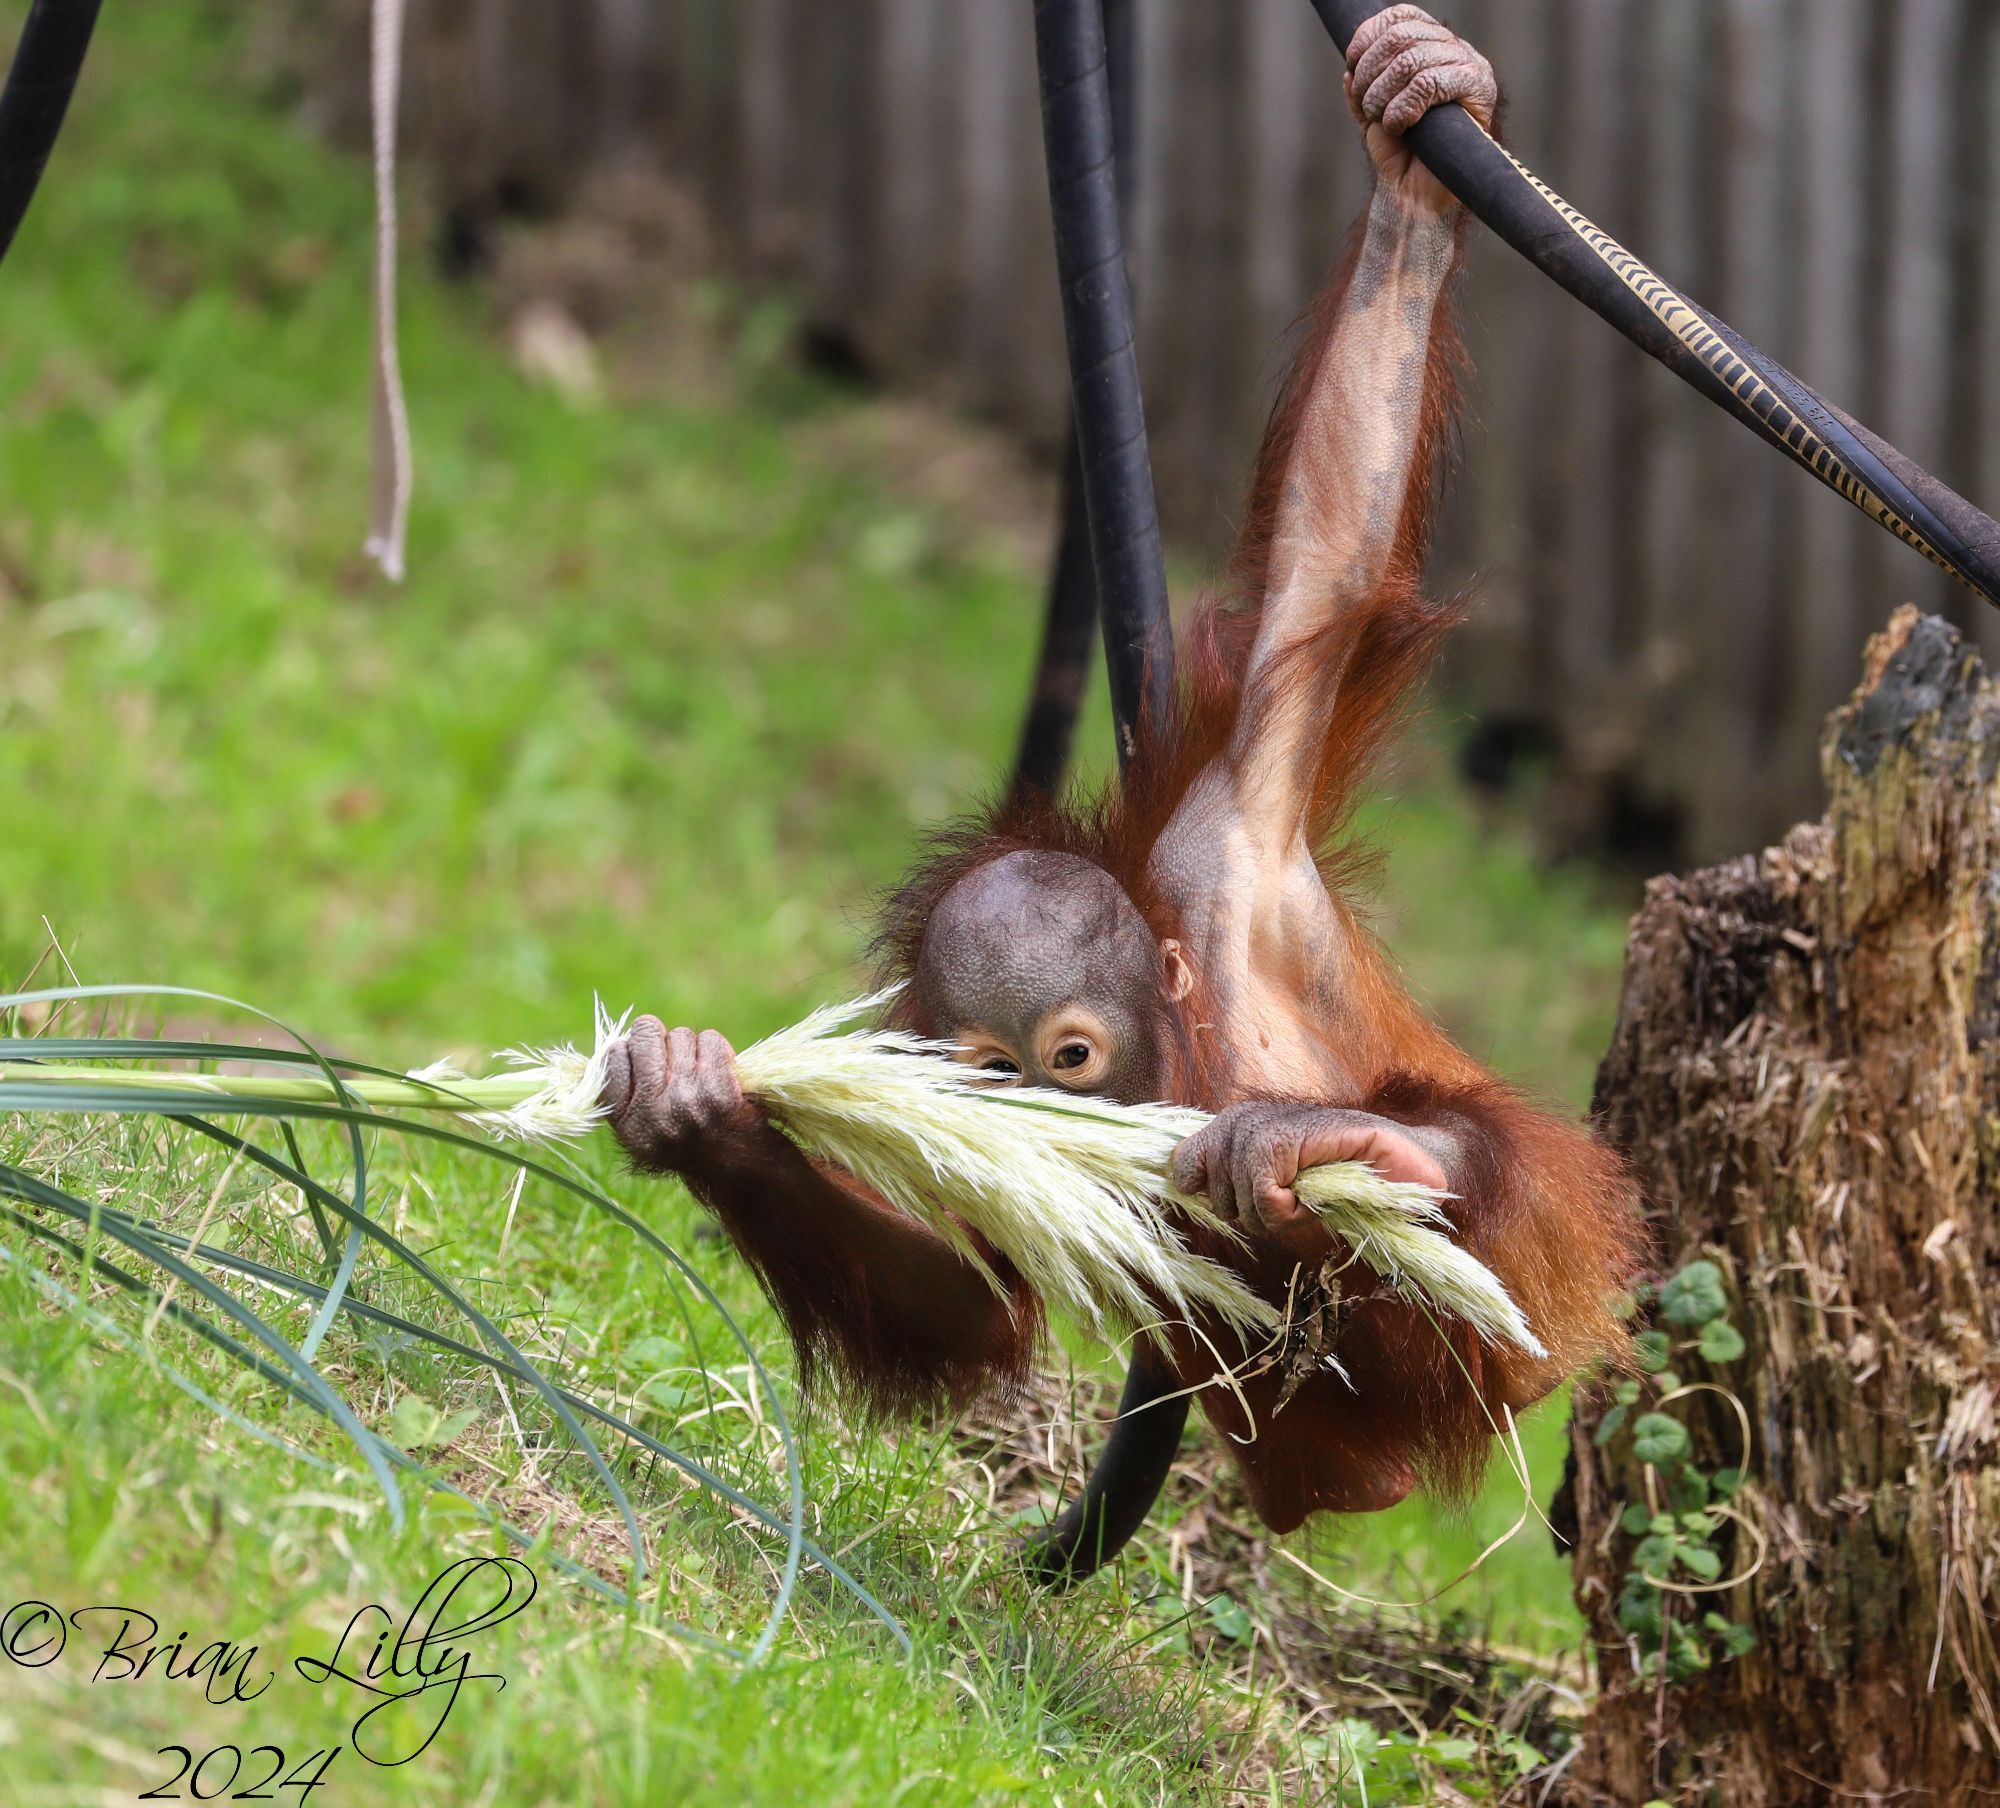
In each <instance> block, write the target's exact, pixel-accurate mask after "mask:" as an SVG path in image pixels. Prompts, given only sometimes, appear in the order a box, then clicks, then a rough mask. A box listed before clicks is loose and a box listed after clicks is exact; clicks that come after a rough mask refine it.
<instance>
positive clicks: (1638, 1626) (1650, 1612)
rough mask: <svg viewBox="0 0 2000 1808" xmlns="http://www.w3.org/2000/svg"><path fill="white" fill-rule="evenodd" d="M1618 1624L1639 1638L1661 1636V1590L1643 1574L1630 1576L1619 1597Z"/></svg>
mask: <svg viewBox="0 0 2000 1808" xmlns="http://www.w3.org/2000/svg"><path fill="white" fill-rule="evenodd" d="M1618 1624H1619V1627H1620V1629H1621V1630H1623V1631H1626V1632H1629V1633H1631V1634H1633V1635H1634V1636H1635V1637H1637V1638H1642V1639H1657V1638H1658V1637H1659V1636H1660V1591H1659V1590H1658V1589H1657V1588H1654V1587H1653V1586H1652V1585H1651V1584H1650V1583H1648V1582H1647V1581H1646V1580H1645V1578H1644V1577H1642V1576H1628V1577H1627V1578H1626V1579H1625V1592H1624V1593H1623V1594H1622V1595H1620V1596H1619V1597H1618Z"/></svg>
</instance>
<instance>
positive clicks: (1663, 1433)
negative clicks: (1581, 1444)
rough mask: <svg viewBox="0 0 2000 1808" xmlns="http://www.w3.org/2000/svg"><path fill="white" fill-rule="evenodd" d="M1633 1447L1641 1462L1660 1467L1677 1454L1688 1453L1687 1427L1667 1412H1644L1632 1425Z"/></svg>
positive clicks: (1683, 1454)
mask: <svg viewBox="0 0 2000 1808" xmlns="http://www.w3.org/2000/svg"><path fill="white" fill-rule="evenodd" d="M1607 1416H1608V1415H1607ZM1632 1448H1633V1450H1634V1451H1635V1452H1636V1453H1637V1455H1638V1458H1639V1460H1640V1462H1642V1463H1651V1464H1652V1465H1653V1466H1654V1467H1655V1468H1658V1467H1659V1465H1660V1464H1662V1463H1671V1462H1672V1461H1673V1460H1674V1458H1675V1457H1677V1456H1685V1455H1687V1450H1688V1434H1687V1427H1686V1426H1685V1425H1683V1424H1682V1423H1681V1422H1680V1420H1678V1419H1675V1418H1671V1417H1669V1416H1668V1415H1667V1414H1666V1413H1657V1412H1649V1413H1642V1414H1641V1415H1640V1416H1639V1419H1638V1422H1637V1423H1636V1424H1635V1425H1634V1426H1633V1427H1632Z"/></svg>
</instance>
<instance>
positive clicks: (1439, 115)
mask: <svg viewBox="0 0 2000 1808" xmlns="http://www.w3.org/2000/svg"><path fill="white" fill-rule="evenodd" d="M1312 3H1313V8H1314V10H1315V11H1316V12H1317V13H1318V14H1319V16H1320V20H1321V22H1322V23H1323V24H1324V25H1325V26H1326V29H1327V31H1328V32H1329V33H1330V34H1331V36H1332V38H1333V40H1334V43H1335V45H1336V47H1337V48H1338V49H1339V51H1340V53H1341V55H1342V56H1343V57H1345V55H1346V53H1347V46H1348V45H1349V44H1350V43H1352V42H1353V40H1354V34H1355V33H1356V32H1357V31H1358V30H1360V28H1361V27H1362V26H1363V25H1364V24H1365V23H1366V22H1367V21H1368V20H1369V19H1371V18H1372V17H1374V15H1375V14H1376V13H1378V12H1380V11H1382V10H1383V9H1382V7H1381V5H1380V4H1379V3H1378V0H1312ZM1406 136H1407V139H1408V142H1409V145H1410V148H1411V149H1412V150H1414V151H1415V152H1416V154H1417V156H1418V158H1419V159H1421V160H1422V162H1423V164H1424V167H1425V168H1427V169H1428V170H1429V171H1430V172H1431V174H1432V175H1434V176H1436V177H1437V179H1438V180H1439V181H1440V182H1442V183H1443V184H1444V185H1445V187H1446V188H1448V189H1450V190H1451V192H1452V193H1453V194H1454V195H1456V196H1457V197H1458V198H1459V199H1460V200H1461V201H1463V202H1464V203H1465V206H1466V208H1467V210H1468V211H1469V212H1470V213H1471V214H1472V215H1473V216H1474V218H1476V219H1477V220H1479V221H1480V222H1481V223H1482V224H1483V225H1484V226H1485V227H1486V228H1487V229H1488V230H1489V231H1490V232H1491V233H1492V234H1493V235H1494V236H1495V237H1496V238H1498V239H1500V240H1502V241H1504V242H1505V243H1506V244H1508V245H1511V246H1512V247H1513V248H1514V249H1515V250H1516V251H1518V252H1520V253H1521V255H1522V256H1523V257H1525V258H1526V259H1527V260H1528V261H1529V262H1530V263H1532V264H1533V265H1534V266H1535V267H1536V268H1537V269H1538V270H1540V271H1541V272H1542V273H1543V274H1544V275H1546V276H1548V277H1550V278H1551V279H1552V280H1553V281H1554V282H1555V283H1556V284H1557V285H1558V286H1559V287H1561V288H1563V289H1565V290H1567V291H1568V292H1569V293H1570V294H1571V295H1573V296H1575V297H1576V299H1577V300H1578V301H1580V302H1582V303H1583V304H1584V306H1585V307H1587V308H1589V309H1591V310H1592V311H1593V312H1594V313H1596V314H1599V315H1601V316H1602V317H1603V318H1604V319H1605V320H1608V321H1609V322H1610V323H1611V324H1612V325H1613V326H1615V327H1616V328H1617V329H1618V330H1619V331H1620V332H1621V333H1623V334H1624V335H1625V337H1626V338H1628V339H1630V340H1631V341H1632V342H1633V344H1635V345H1637V346H1638V347H1639V348H1640V349H1641V350H1642V351H1645V352H1648V353H1650V354H1651V355H1652V356H1653V357H1654V358H1657V359H1658V360H1659V361H1660V362H1661V363H1662V364H1664V365H1665V366H1666V367H1667V368H1668V369H1669V370H1671V371H1672V372H1674V374H1675V375H1676V376H1678V377H1680V378H1682V379H1683V380H1684V381H1685V382H1687V383H1688V384H1690V385H1691V386H1692V387H1694V388H1695V389H1698V390H1700V391H1701V393H1702V394H1703V395H1705V396H1707V397H1708V399H1709V400H1710V401H1712V402H1714V403H1715V404H1716V405H1717V406H1718V407H1720V408H1722V409H1723V410H1725V411H1726V412H1727V413H1729V414H1731V415H1734V416H1735V417H1736V419H1737V420H1739V421H1741V422H1742V423H1743V424H1744V425H1745V426H1747V427H1749V428H1750V429H1751V430H1752V431H1753V432H1755V433H1757V434H1759V435H1761V436H1762V437H1763V438H1764V439H1765V440H1767V441H1768V442H1769V443H1770V444H1771V445H1774V446H1776V447H1777V448H1778V449H1779V450H1780V451H1782V452H1784V453H1785V454H1786V455H1787V456H1789V457H1790V458H1792V459H1793V460H1794V461H1795V462H1797V463H1798V464H1801V465H1803V466H1805V468H1806V469H1807V470H1808V471H1810V472H1812V474H1813V475H1814V476H1815V477H1817V478H1818V479H1819V480H1820V481H1821V482H1822V483H1824V484H1826V485H1827V486H1828V488H1830V489H1834V490H1837V491H1839V492H1840V494H1841V495H1843V496H1845V497H1846V498H1847V499H1848V501H1850V502H1851V503H1853V504H1854V505H1855V507H1856V508H1858V509H1860V510H1861V511H1862V513H1863V514H1865V515H1867V516H1868V517H1869V519H1870V520H1872V521H1874V522H1876V523H1877V524H1878V525H1879V526H1881V527H1884V528H1886V529H1888V531H1889V532H1890V533H1892V534H1894V535H1895V536H1896V537H1897V538H1898V539H1899V540H1901V541H1903V542H1904V543H1905V544H1906V545H1908V546H1910V547H1913V548H1914V549H1915V550H1916V551H1918V552H1920V553H1922V554H1923V555H1924V557H1925V558H1927V559H1929V560H1930V561H1931V562H1932V563H1933V564H1935V565H1939V566H1942V567H1943V568H1944V569H1945V570H1946V571H1948V572H1950V573H1951V574H1952V576H1953V577H1955V578H1957V579H1958V580H1959V581H1960V582H1961V583H1962V584H1964V585H1965V586H1966V587H1967V588H1968V589H1969V590H1971V591H1973V592H1974V593H1975V594H1977V595H1979V596H1983V597H1984V598H1985V599H1986V600H1987V601H1988V602H1989V603H1995V604H2000V522H1995V521H1993V520H1991V519H1990V518H1989V517H1988V516H1986V515H1985V514H1983V513H1982V512H1981V511H1980V510H1978V509H1976V508H1974V507H1973V505H1972V504H1971V503H1969V502H1967V501H1966V500H1965V499H1964V498H1963V497H1961V496H1959V495H1956V494H1955V493H1954V492H1953V491H1951V490H1950V489H1948V488H1947V487H1946V486H1945V485H1944V484H1942V483H1940V482H1939V481H1938V480H1937V479H1936V478H1935V477H1933V476H1932V475H1931V474H1930V473H1929V472H1928V471H1926V470H1925V469H1924V468H1923V467H1922V466H1921V465H1919V464H1917V463H1916V462H1915V461H1914V460H1913V459H1910V458H1906V457H1905V456H1904V455H1903V454H1902V453H1900V452H1898V451H1897V450H1896V449H1895V448H1894V447H1893V446H1890V445H1888V444H1886V443H1885V442H1884V441H1883V440H1881V439H1879V438H1878V437H1877V436H1876V435H1875V434H1873V433H1870V432H1869V431H1868V430H1867V428H1865V427H1863V426H1861V425H1860V423H1858V422H1857V421H1855V420H1854V419H1853V417H1852V416H1850V415H1848V414H1846V413H1844V412H1842V411H1841V410H1840V409H1838V408H1835V407H1834V406H1833V405H1832V404H1831V403H1829V402H1827V401H1826V400H1825V399H1824V398H1823V397H1821V396H1819V395H1817V394H1815V393H1814V391H1813V390H1812V389H1810V388H1809V387H1808V386H1807V385H1806V384H1804V383H1802V382H1800V381H1799V379H1798V378H1797V377H1795V376H1793V375H1792V373H1791V372H1790V371H1788V370H1787V369H1785V367H1784V366H1783V365H1782V364H1780V363H1778V362H1777V360H1776V359H1774V358H1770V357H1767V356H1766V355H1765V354H1764V353H1762V352H1760V351H1759V350H1757V348H1756V347H1755V346H1753V345H1751V344H1749V343H1748V342H1747V341H1746V340H1744V339H1743V338H1742V337H1741V336H1740V335H1739V334H1737V333H1735V332H1733V331H1732V330H1731V329H1730V328H1728V327H1727V326H1725V325H1723V323H1722V322H1721V321H1719V320H1717V319H1716V318H1715V317H1714V316H1713V315H1712V314H1709V313H1707V312H1706V311H1705V310H1704V309H1702V308H1701V307H1700V306H1698V305H1697V304H1696V303H1694V302H1692V301H1690V300H1689V299H1688V298H1687V297H1686V296H1685V295H1683V294H1681V292H1680V291H1679V290H1678V289H1676V288H1675V287H1674V286H1673V285H1672V284H1671V283H1669V282H1667V281H1666V280H1665V279H1664V278H1663V277H1661V276H1660V275H1658V274H1657V273H1656V272H1655V271H1653V270H1651V269H1649V268H1647V266H1646V265H1645V264H1644V263H1642V262H1641V261H1640V260H1639V259H1638V258H1636V257H1634V256H1633V255H1632V254H1631V252H1629V251H1627V250H1626V249H1625V248H1624V247H1623V246H1622V245H1620V244H1619V243H1618V242H1617V241H1616V240H1615V239H1613V238H1611V237H1610V236H1609V235H1608V234H1606V233H1604V232H1601V231H1600V230H1599V229H1598V228H1597V227H1596V226H1594V225H1592V224H1591V222H1590V221H1589V220H1587V219H1585V218H1584V216H1583V215H1582V214H1580V213H1578V212H1577V211H1576V209H1575V208H1573V207H1571V206H1570V205H1569V203H1568V202H1567V201H1565V200H1563V199H1562V197H1561V196H1560V195H1558V194H1556V193H1555V192H1554V190H1552V189H1550V188H1549V187H1548V186H1547V185H1546V184H1545V183H1543V182H1542V181H1541V180H1540V179H1539V178H1537V177H1536V176H1534V175H1533V174H1532V173H1531V172H1530V171H1528V170H1527V169H1526V168H1525V167H1524V166H1523V165H1522V164H1521V163H1519V162H1518V161H1517V160H1516V159H1515V158H1514V157H1513V156H1512V155H1511V154H1510V153H1508V152H1507V151H1505V150H1503V149H1502V148H1501V147H1500V146H1499V145H1498V144H1496V143H1494V141H1493V140H1492V139H1491V138H1490V137H1488V136H1487V134H1486V133H1485V132H1483V131H1482V130H1481V129H1480V127H1479V123H1478V122H1477V121H1476V120H1475V119H1473V117H1472V116H1471V115H1470V114H1469V113H1467V112H1466V111H1465V109H1464V108H1463V107H1459V106H1444V107H1434V108H1432V109H1431V111H1430V112H1428V113H1426V114H1425V115H1424V117H1423V118H1422V119H1420V120H1419V121H1418V122H1417V123H1416V124H1415V125H1414V126H1412V127H1411V128H1410V130H1409V132H1408V133H1407V135H1406Z"/></svg>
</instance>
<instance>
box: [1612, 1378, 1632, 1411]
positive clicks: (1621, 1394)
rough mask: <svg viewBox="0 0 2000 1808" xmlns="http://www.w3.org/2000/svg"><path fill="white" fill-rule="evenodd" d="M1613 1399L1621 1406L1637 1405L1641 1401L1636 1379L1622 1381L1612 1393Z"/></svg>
mask: <svg viewBox="0 0 2000 1808" xmlns="http://www.w3.org/2000/svg"><path fill="white" fill-rule="evenodd" d="M1611 1397H1612V1399H1614V1400H1616V1401H1617V1402H1618V1404H1619V1405H1620V1406H1636V1405H1637V1404H1638V1403H1639V1384H1638V1382H1636V1381H1621V1382H1619V1384H1618V1386H1617V1388H1616V1389H1615V1390H1614V1391H1613V1393H1612V1396H1611Z"/></svg>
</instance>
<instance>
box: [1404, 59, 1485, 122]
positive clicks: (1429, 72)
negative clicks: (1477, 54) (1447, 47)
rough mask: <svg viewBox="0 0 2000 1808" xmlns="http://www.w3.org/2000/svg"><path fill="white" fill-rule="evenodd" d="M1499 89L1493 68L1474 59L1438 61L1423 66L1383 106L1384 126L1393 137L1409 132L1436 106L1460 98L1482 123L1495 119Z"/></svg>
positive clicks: (1458, 100) (1459, 100)
mask: <svg viewBox="0 0 2000 1808" xmlns="http://www.w3.org/2000/svg"><path fill="white" fill-rule="evenodd" d="M1498 96H1499V90H1498V89H1497V88H1496V87H1495V86H1494V84H1493V79H1492V72H1491V71H1490V70H1487V69H1484V68H1483V67H1482V66H1480V65H1478V64H1474V63H1466V62H1457V63H1444V64H1434V65H1432V66H1431V67H1429V68H1425V69H1420V70H1419V71H1417V73H1416V74H1415V75H1413V76H1412V77H1411V78H1410V80H1409V82H1408V83H1407V84H1406V85H1405V86H1404V88H1403V90H1402V92H1401V93H1400V94H1398V95H1397V96H1396V97H1395V99H1393V100H1392V101H1390V102H1389V104H1388V105H1387V106H1386V107H1385V108H1384V109H1383V112H1382V129H1383V131H1385V132H1387V133H1388V134H1389V135H1390V136H1391V137H1397V136H1400V135H1401V134H1402V133H1404V132H1407V131H1408V130H1409V129H1410V128H1411V127H1412V126H1413V125H1415V124H1416V123H1417V121H1418V120H1420V119H1422V118H1423V116H1424V115H1425V114H1426V113H1428V112H1430V110H1431V109H1432V108H1433V107H1442V106H1446V105H1448V104H1449V103H1451V102H1452V101H1457V102H1458V103H1459V104H1460V105H1461V106H1463V107H1464V108H1465V110H1466V111H1467V112H1468V113H1470V114H1471V115H1472V116H1473V118H1475V119H1476V120H1478V121H1479V123H1480V124H1481V125H1482V126H1490V125H1491V124H1492V123H1493V108H1494V105H1495V103H1496V101H1497V99H1498Z"/></svg>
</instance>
